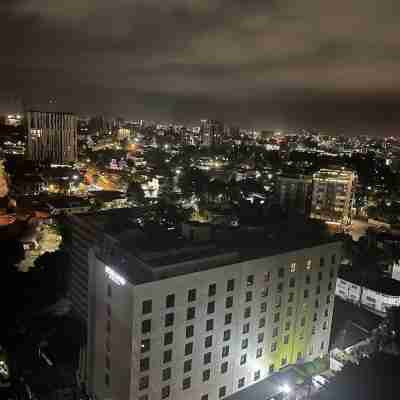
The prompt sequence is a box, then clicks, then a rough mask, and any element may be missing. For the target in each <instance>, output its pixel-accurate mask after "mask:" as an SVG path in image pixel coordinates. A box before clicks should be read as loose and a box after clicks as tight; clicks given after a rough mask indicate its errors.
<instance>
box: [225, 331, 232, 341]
mask: <svg viewBox="0 0 400 400" xmlns="http://www.w3.org/2000/svg"><path fill="white" fill-rule="evenodd" d="M230 338H231V330H230V329H228V330H226V331H224V342H226V341H227V340H230Z"/></svg>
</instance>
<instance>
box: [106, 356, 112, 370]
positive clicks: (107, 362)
mask: <svg viewBox="0 0 400 400" xmlns="http://www.w3.org/2000/svg"><path fill="white" fill-rule="evenodd" d="M110 364H111V363H110V357H109V356H106V368H107V369H110V367H111V365H110Z"/></svg>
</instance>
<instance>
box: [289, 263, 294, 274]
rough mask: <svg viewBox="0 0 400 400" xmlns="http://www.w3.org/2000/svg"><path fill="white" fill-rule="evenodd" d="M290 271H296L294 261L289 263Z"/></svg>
mask: <svg viewBox="0 0 400 400" xmlns="http://www.w3.org/2000/svg"><path fill="white" fill-rule="evenodd" d="M289 270H290V272H296V263H295V262H292V263H291V264H290V269H289Z"/></svg>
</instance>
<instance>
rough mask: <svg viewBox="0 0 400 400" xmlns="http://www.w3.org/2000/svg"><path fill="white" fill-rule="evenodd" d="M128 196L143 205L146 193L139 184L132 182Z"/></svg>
mask: <svg viewBox="0 0 400 400" xmlns="http://www.w3.org/2000/svg"><path fill="white" fill-rule="evenodd" d="M127 195H128V198H129V199H130V200H131V201H133V202H135V203H136V204H143V203H144V201H145V195H144V191H143V189H142V186H141V185H140V184H139V183H138V182H135V181H132V182H130V183H129V185H128V189H127Z"/></svg>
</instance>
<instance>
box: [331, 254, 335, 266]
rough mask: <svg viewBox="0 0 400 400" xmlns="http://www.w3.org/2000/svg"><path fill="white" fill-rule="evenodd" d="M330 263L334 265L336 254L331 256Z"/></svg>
mask: <svg viewBox="0 0 400 400" xmlns="http://www.w3.org/2000/svg"><path fill="white" fill-rule="evenodd" d="M331 263H332V264H336V254H332V256H331Z"/></svg>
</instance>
